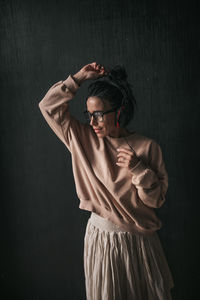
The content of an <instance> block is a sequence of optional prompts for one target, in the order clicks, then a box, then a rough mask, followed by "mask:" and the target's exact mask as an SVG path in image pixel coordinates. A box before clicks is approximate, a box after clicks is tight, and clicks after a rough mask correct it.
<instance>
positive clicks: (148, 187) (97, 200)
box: [39, 74, 168, 235]
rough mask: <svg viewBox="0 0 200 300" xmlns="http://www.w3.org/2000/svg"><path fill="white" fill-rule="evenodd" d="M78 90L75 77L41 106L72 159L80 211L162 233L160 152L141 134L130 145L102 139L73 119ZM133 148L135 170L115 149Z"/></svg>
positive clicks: (164, 186)
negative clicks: (125, 164)
mask: <svg viewBox="0 0 200 300" xmlns="http://www.w3.org/2000/svg"><path fill="white" fill-rule="evenodd" d="M79 88H80V86H79V85H78V84H77V83H76V82H75V80H74V79H73V77H72V76H71V74H70V75H69V76H68V77H67V79H65V80H60V81H58V82H56V83H55V84H54V85H53V86H51V87H50V89H49V90H48V91H47V93H46V94H45V96H44V98H43V99H42V100H41V101H40V102H39V108H40V111H41V113H42V115H43V116H44V118H45V120H46V122H47V123H48V125H49V126H50V127H51V129H52V130H53V131H54V133H55V134H56V135H57V136H58V138H59V139H60V140H61V141H62V142H63V143H64V145H65V146H66V147H67V149H68V150H69V151H70V153H71V159H72V170H73V175H74V181H75V187H76V192H77V196H78V198H79V200H80V202H79V203H80V204H79V208H80V209H84V210H88V211H91V212H95V213H96V214H98V215H99V216H101V217H103V218H107V219H108V220H110V221H111V222H113V223H115V224H116V225H117V226H119V227H121V228H123V229H125V230H126V231H129V232H132V233H140V234H143V235H146V234H152V233H153V232H154V231H156V230H158V229H160V228H161V227H162V222H161V220H160V219H159V218H158V217H157V215H156V213H155V209H156V208H160V207H161V206H162V204H163V203H164V202H165V196H166V191H167V189H168V174H167V171H166V169H165V163H164V161H163V155H162V150H161V147H160V145H159V144H158V143H157V142H156V141H155V140H154V139H152V138H150V137H147V136H144V135H142V134H140V133H138V132H133V133H131V134H130V135H128V136H126V139H125V138H124V137H118V138H116V137H111V136H105V137H103V138H102V137H101V138H100V137H98V136H97V134H96V133H95V132H94V130H93V128H92V126H90V124H88V123H83V122H81V121H79V120H78V119H77V118H76V117H75V116H74V115H72V114H71V113H70V101H76V99H75V94H76V91H77V90H78V89H79ZM72 99H73V100H72ZM77 105H78V103H77ZM127 142H128V143H127ZM130 145H131V147H132V148H133V149H134V151H135V153H136V155H137V156H138V158H139V161H138V163H137V164H136V165H135V166H134V167H133V168H132V169H129V168H127V167H121V166H118V165H116V162H117V154H118V151H117V150H116V149H117V148H119V147H122V148H126V149H129V150H130ZM67 197H68V196H67V195H66V200H67Z"/></svg>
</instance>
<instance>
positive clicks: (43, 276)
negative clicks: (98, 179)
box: [0, 0, 199, 300]
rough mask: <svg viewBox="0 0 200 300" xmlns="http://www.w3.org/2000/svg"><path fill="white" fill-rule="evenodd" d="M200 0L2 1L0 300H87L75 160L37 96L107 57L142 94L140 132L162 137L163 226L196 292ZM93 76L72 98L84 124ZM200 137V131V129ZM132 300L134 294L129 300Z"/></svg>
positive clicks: (172, 258) (184, 287)
mask: <svg viewBox="0 0 200 300" xmlns="http://www.w3.org/2000/svg"><path fill="white" fill-rule="evenodd" d="M197 2H198V1H154V0H152V1H148V0H146V1H139V0H138V1H116V0H115V1H114V0H113V1H108V0H102V1H90V0H88V1H66V0H65V1H40V2H39V1H9V0H8V1H0V3H1V16H0V19H1V24H0V33H1V65H0V66H1V89H0V92H1V104H0V105H1V107H0V110H1V126H0V128H1V141H2V142H1V160H2V161H1V165H2V167H1V170H2V172H1V173H2V175H3V177H2V180H1V183H2V190H1V229H2V233H1V255H2V256H1V258H2V261H1V282H2V283H3V289H2V290H1V292H2V293H4V297H3V298H2V299H21V300H22V299H26V300H32V299H33V300H43V299H44V300H51V299H52V300H61V299H70V300H72V299H76V300H77V299H84V297H85V287H84V273H83V258H82V256H83V239H84V233H85V226H86V223H87V219H88V217H89V215H90V213H89V212H87V211H83V210H80V209H79V208H78V205H79V199H78V198H77V195H76V191H75V185H74V179H73V174H72V166H71V157H70V153H69V152H68V150H67V148H66V147H65V146H64V144H62V142H61V141H60V140H59V139H58V138H57V137H56V135H55V134H54V133H53V132H52V131H51V129H50V128H49V127H48V125H47V123H46V121H45V120H44V119H43V117H42V115H41V113H40V111H39V108H38V103H39V101H40V100H41V99H42V98H43V96H44V95H45V93H46V92H47V90H48V89H49V88H50V86H51V85H53V84H54V83H55V82H57V81H59V80H63V79H65V78H67V76H68V75H69V74H74V73H75V72H77V71H78V70H79V69H80V68H81V67H82V66H83V65H85V64H88V63H90V62H93V61H97V62H99V63H101V64H103V65H105V66H113V65H115V64H118V63H122V64H124V66H125V67H126V69H127V73H128V76H129V81H130V83H132V85H133V91H134V94H135V97H136V99H137V101H138V106H139V109H138V111H137V114H136V117H135V120H134V122H132V124H131V126H130V127H131V128H132V129H135V130H137V131H139V132H140V133H141V134H144V135H147V136H149V137H152V138H155V139H156V140H157V142H158V143H160V145H161V147H162V150H163V155H164V159H165V163H166V168H167V171H168V174H169V189H168V192H167V197H166V203H165V204H164V205H163V207H161V208H160V209H159V210H156V212H157V214H158V216H159V217H160V218H161V219H162V222H163V228H162V229H161V230H160V231H159V232H158V233H159V236H160V239H161V241H162V244H163V248H164V250H165V253H166V256H167V259H168V262H169V265H170V268H171V271H172V274H173V277H174V281H175V288H174V289H173V299H177V300H178V299H181V300H184V299H187V300H188V299H195V298H194V294H195V287H196V286H197V285H198V282H197V279H198V278H197V271H196V270H197V265H196V261H197V253H198V249H197V245H196V243H197V238H198V236H199V233H198V231H197V230H198V226H197V220H198V218H199V211H198V210H197V203H198V202H199V199H198V193H197V188H198V181H197V171H196V170H197V168H196V165H197V158H198V155H199V151H198V147H197V140H198V138H197V137H199V132H198V130H197V125H198V121H197V117H198V113H197V103H198V102H197V100H198V99H199V98H198V96H199V89H198V86H197V84H199V82H198V79H199V73H198V69H199V24H198V15H199V11H198V7H197ZM86 88H87V82H86V83H85V85H83V86H82V87H81V89H80V90H79V91H78V92H77V95H76V97H75V99H74V101H72V102H71V103H70V106H71V112H72V113H73V114H74V115H76V117H77V118H79V119H80V120H82V119H83V115H82V111H83V109H84V108H85V106H84V105H85V93H86ZM197 134H198V136H197ZM125 300H126V299H125Z"/></svg>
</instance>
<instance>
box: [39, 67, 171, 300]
mask: <svg viewBox="0 0 200 300" xmlns="http://www.w3.org/2000/svg"><path fill="white" fill-rule="evenodd" d="M88 79H93V82H92V83H91V84H90V85H89V87H88V95H87V98H86V110H85V112H84V114H85V116H86V118H87V121H88V122H87V123H82V122H80V121H79V120H77V119H76V118H75V117H74V116H72V115H71V114H70V110H69V103H70V101H72V99H73V98H74V96H75V94H76V91H77V90H78V89H79V87H80V86H81V84H82V83H83V82H84V81H86V80H88ZM73 101H75V100H73ZM135 104H136V101H135V99H134V97H133V94H132V90H131V87H130V84H129V83H128V81H127V74H126V71H125V69H124V67H122V66H116V67H114V68H113V69H112V70H108V69H106V68H105V67H103V66H102V65H100V64H97V63H96V62H93V63H90V64H87V65H86V66H84V67H83V68H81V70H80V71H79V72H77V73H76V74H74V75H71V74H70V75H69V76H68V77H67V79H66V80H64V81H62V80H61V81H59V82H57V83H55V84H54V85H53V86H52V87H51V88H50V89H49V90H48V92H47V93H46V95H45V96H44V98H43V99H42V100H41V101H40V103H39V108H40V110H41V112H42V114H43V116H44V118H45V119H46V121H47V123H48V124H49V126H50V127H51V128H52V130H53V131H54V132H55V133H56V135H57V136H58V137H59V139H60V140H61V141H62V142H63V143H64V144H65V146H66V147H67V148H68V150H69V151H70V152H71V157H72V167H73V174H74V179H75V185H76V191H77V195H78V197H79V199H80V205H79V208H80V209H84V210H88V211H91V216H90V218H89V220H88V223H87V227H86V232H85V238H84V271H85V284H86V295H87V300H128V299H131V300H133V299H137V300H140V299H141V300H151V299H152V300H157V299H159V300H165V299H166V300H169V299H172V298H171V294H170V289H171V288H172V287H173V286H174V282H173V278H172V275H171V272H170V269H169V267H168V263H167V261H166V258H165V254H164V252H163V248H162V246H161V243H160V240H159V237H158V235H157V232H156V231H157V230H159V229H160V228H161V226H162V223H161V221H160V220H159V219H158V218H157V216H156V214H155V212H154V209H155V208H159V207H161V205H162V204H163V203H164V201H165V194H166V191H167V188H168V175H167V172H166V170H165V164H164V161H163V157H162V151H161V148H160V146H159V144H158V143H157V142H156V141H155V140H153V139H151V138H149V137H145V136H143V135H141V134H139V133H137V132H135V131H134V132H129V131H128V130H127V129H126V126H127V124H128V123H129V121H130V120H131V119H132V118H133V115H134V110H135Z"/></svg>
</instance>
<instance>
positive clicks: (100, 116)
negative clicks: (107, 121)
mask: <svg viewBox="0 0 200 300" xmlns="http://www.w3.org/2000/svg"><path fill="white" fill-rule="evenodd" d="M93 116H94V119H95V120H96V121H97V122H102V121H103V114H102V113H101V112H95V113H94V114H93Z"/></svg>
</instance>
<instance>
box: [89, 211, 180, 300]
mask: <svg viewBox="0 0 200 300" xmlns="http://www.w3.org/2000/svg"><path fill="white" fill-rule="evenodd" d="M84 272H85V287H86V296H87V300H171V299H172V297H171V293H170V289H171V288H172V287H173V286H174V282H173V278H172V274H171V272H170V269H169V266H168V263H167V260H166V257H165V254H164V251H163V248H162V245H161V243H160V239H159V236H158V234H157V233H156V232H155V233H153V234H151V235H148V236H143V235H141V234H133V233H130V232H126V231H123V230H121V229H120V228H119V227H118V226H116V225H115V224H113V223H112V222H110V221H109V220H107V219H104V218H102V217H100V216H99V215H97V214H95V213H93V212H92V213H91V216H90V218H89V220H88V223H87V226H86V231H85V238H84Z"/></svg>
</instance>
